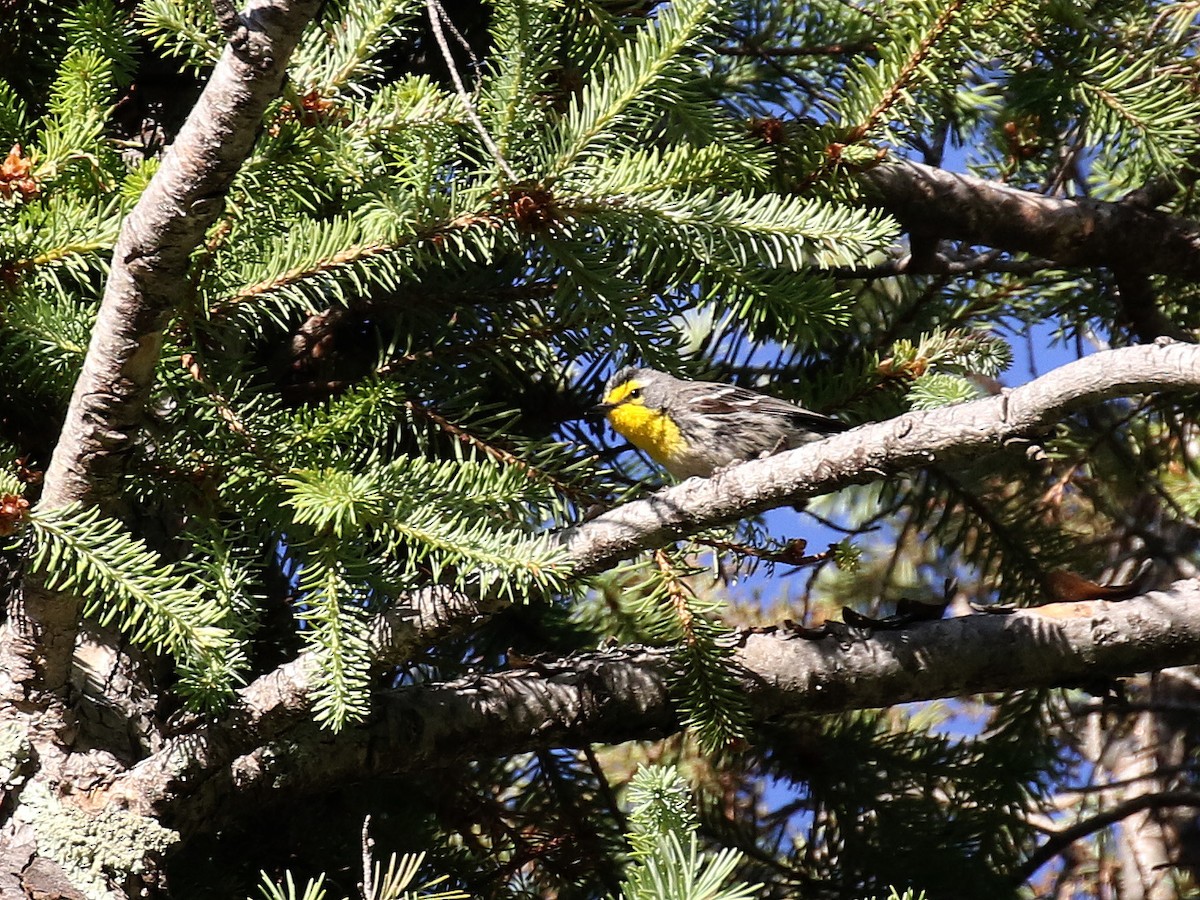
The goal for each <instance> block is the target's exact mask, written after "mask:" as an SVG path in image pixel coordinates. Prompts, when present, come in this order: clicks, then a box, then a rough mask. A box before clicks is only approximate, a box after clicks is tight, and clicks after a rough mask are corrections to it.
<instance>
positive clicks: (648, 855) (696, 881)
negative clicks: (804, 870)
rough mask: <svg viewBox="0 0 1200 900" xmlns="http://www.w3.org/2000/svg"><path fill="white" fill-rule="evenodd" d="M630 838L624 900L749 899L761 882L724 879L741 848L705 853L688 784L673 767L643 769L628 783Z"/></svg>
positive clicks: (622, 894)
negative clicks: (629, 856)
mask: <svg viewBox="0 0 1200 900" xmlns="http://www.w3.org/2000/svg"><path fill="white" fill-rule="evenodd" d="M629 801H630V804H631V805H632V807H633V810H632V812H631V814H630V817H629V826H630V832H629V842H630V845H631V846H632V848H633V856H634V862H633V864H632V865H630V867H629V869H628V870H627V872H626V876H625V883H624V884H623V885H622V890H621V897H622V898H623V900H749V898H751V897H755V896H757V892H758V891H759V890H760V889H761V888H762V885H759V884H755V885H747V884H732V885H726V882H728V881H729V879H730V878H731V877H732V876H733V873H734V870H735V869H736V868H737V864H738V860H739V857H740V856H741V854H740V853H738V852H737V851H733V850H722V851H719V852H718V853H715V854H707V853H703V852H701V850H700V848H699V845H698V842H697V836H696V827H697V826H696V821H695V814H694V813H693V812H692V810H691V804H690V798H689V797H688V792H687V786H686V785H685V784H684V782H683V779H682V778H680V777H679V774H678V773H677V772H676V771H675V770H674V769H673V768H670V767H663V766H649V767H646V768H643V769H641V770H640V771H639V772H638V773H637V774H636V775H635V776H634V777H633V780H632V781H630V783H629Z"/></svg>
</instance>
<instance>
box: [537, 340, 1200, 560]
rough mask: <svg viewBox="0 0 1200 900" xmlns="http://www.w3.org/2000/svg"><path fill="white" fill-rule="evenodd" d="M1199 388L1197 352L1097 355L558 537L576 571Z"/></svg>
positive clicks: (666, 494) (1141, 350) (685, 487)
mask: <svg viewBox="0 0 1200 900" xmlns="http://www.w3.org/2000/svg"><path fill="white" fill-rule="evenodd" d="M1197 388H1200V347H1196V346H1193V345H1191V344H1178V343H1168V344H1162V345H1159V344H1153V345H1149V346H1140V347H1126V348H1123V349H1119V350H1110V351H1107V352H1105V353H1097V354H1095V355H1094V356H1089V357H1086V358H1084V359H1081V360H1078V361H1077V362H1073V363H1069V364H1067V365H1065V366H1062V367H1060V368H1058V369H1055V370H1054V371H1052V372H1050V373H1048V374H1046V375H1043V376H1042V377H1041V378H1038V379H1035V380H1034V381H1031V382H1029V383H1028V384H1025V385H1022V386H1020V387H1016V388H1012V389H1010V390H1006V391H1004V392H1002V393H1000V394H999V395H996V396H992V397H986V398H984V399H981V400H975V401H972V402H969V403H961V404H958V405H955V406H947V407H942V408H939V409H935V410H928V411H924V412H916V413H908V414H906V415H902V416H898V417H896V418H894V419H890V420H888V421H886V422H880V423H876V424H871V425H863V426H860V427H858V428H855V429H853V430H852V431H849V432H846V433H845V434H840V435H835V436H834V437H831V438H828V439H826V440H824V441H821V442H819V443H815V444H809V445H807V446H805V447H802V448H799V449H797V450H792V451H789V452H787V453H783V454H780V455H778V456H774V457H770V458H768V459H763V460H753V461H751V462H747V463H744V464H742V465H739V466H734V467H733V468H731V469H728V470H726V471H724V472H721V473H720V474H718V475H716V476H714V477H713V478H709V479H689V480H688V481H686V482H684V483H683V484H681V485H679V486H677V487H673V488H669V489H667V490H663V491H659V492H658V493H657V494H655V495H654V496H652V497H648V498H646V499H644V500H638V501H635V502H633V503H628V504H625V505H624V506H621V507H618V508H617V509H614V510H611V511H609V512H606V513H604V514H603V515H600V516H598V517H596V518H595V519H592V520H591V521H589V522H585V523H583V524H581V525H576V526H573V527H571V528H567V529H564V530H563V531H562V532H560V533H559V540H560V541H561V542H562V543H563V545H564V546H565V547H566V549H567V555H568V557H569V559H570V560H571V561H572V562H573V563H574V565H575V567H576V568H575V574H576V575H577V576H579V575H587V574H591V573H593V572H597V571H601V570H603V569H605V568H607V567H609V566H611V565H613V564H614V563H615V562H617V561H618V560H620V559H624V558H627V557H629V556H631V555H633V554H634V553H637V552H639V551H641V550H644V549H648V548H651V547H658V546H662V545H663V544H665V543H667V542H669V541H673V540H678V539H680V538H682V537H684V536H686V535H688V534H691V533H694V532H696V531H699V530H701V529H703V528H706V527H711V526H714V525H721V524H725V523H727V522H731V521H735V520H737V519H740V518H745V517H746V516H747V515H752V514H754V513H758V512H762V511H764V510H767V509H771V508H774V507H777V506H782V505H784V504H787V503H795V502H796V501H799V500H803V499H806V498H809V497H813V496H816V495H817V494H824V493H830V492H832V491H835V490H838V489H839V488H842V487H845V486H847V485H850V484H865V483H867V482H870V481H875V480H878V479H879V478H883V477H887V476H888V475H891V474H896V473H900V472H904V471H906V470H910V469H914V468H920V467H922V466H925V465H928V464H929V463H933V462H937V463H950V462H953V461H954V460H955V459H962V458H965V457H967V456H968V455H971V454H976V455H977V454H978V453H979V452H980V451H981V450H988V449H992V450H995V449H999V448H1000V447H1002V446H1003V445H1004V444H1005V442H1007V441H1010V440H1012V439H1014V438H1021V437H1025V436H1028V435H1031V434H1034V433H1036V432H1037V431H1038V430H1039V429H1042V428H1045V427H1047V426H1049V425H1051V424H1053V423H1054V422H1056V421H1058V420H1059V419H1060V418H1061V417H1062V416H1064V415H1066V414H1068V413H1070V412H1071V411H1073V410H1075V409H1078V408H1080V407H1082V406H1085V405H1087V404H1090V403H1099V402H1102V401H1104V400H1108V399H1112V398H1114V397H1121V396H1128V395H1132V394H1138V393H1142V392H1145V391H1153V390H1179V389H1192V390H1195V389H1197Z"/></svg>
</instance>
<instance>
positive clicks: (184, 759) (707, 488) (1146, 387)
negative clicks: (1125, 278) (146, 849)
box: [130, 344, 1200, 804]
mask: <svg viewBox="0 0 1200 900" xmlns="http://www.w3.org/2000/svg"><path fill="white" fill-rule="evenodd" d="M1179 389H1193V390H1194V389H1200V347H1196V346H1193V345H1190V344H1167V345H1161V346H1160V345H1150V346H1138V347H1128V348H1123V349H1119V350H1111V351H1107V352H1105V353H1098V354H1096V355H1094V356H1091V357H1087V358H1085V359H1082V360H1079V361H1077V362H1073V363H1070V364H1068V365H1066V366H1063V367H1061V368H1059V369H1056V370H1054V371H1052V372H1050V373H1048V374H1047V375H1044V376H1042V377H1041V378H1038V379H1036V380H1034V381H1032V382H1030V383H1028V384H1026V385H1023V386H1021V387H1018V388H1014V389H1012V390H1010V391H1007V392H1005V393H1003V394H1001V395H999V396H995V397H988V398H985V399H983V400H976V401H973V402H971V403H964V404H961V405H958V406H951V407H945V408H941V409H936V410H930V411H926V412H920V413H909V414H906V415H902V416H899V417H897V418H895V419H891V420H889V421H887V422H881V423H878V424H874V425H866V426H862V427H860V428H857V429H855V430H854V431H851V432H848V433H846V434H843V435H837V436H835V437H833V438H830V439H827V440H825V441H823V442H821V443H819V444H813V445H809V446H807V447H803V448H800V449H797V450H793V451H790V452H788V453H784V454H780V455H778V456H774V457H770V458H768V459H764V460H756V461H753V462H748V463H744V464H742V465H739V466H735V467H734V468H732V469H729V470H727V471H725V472H723V473H721V474H720V475H718V476H716V477H714V478H711V479H707V480H703V479H692V480H689V481H687V482H685V483H684V484H681V485H679V486H677V487H673V488H669V489H667V490H663V491H660V492H659V493H657V494H655V495H654V496H652V497H649V498H646V499H641V500H636V501H633V502H631V503H628V504H625V505H624V506H621V507H619V508H617V509H614V510H611V511H609V512H607V513H604V514H602V515H601V516H598V517H597V518H595V519H592V520H590V521H587V522H584V523H582V524H580V525H576V526H574V527H572V528H568V529H565V530H563V531H562V532H560V533H559V535H558V540H559V542H560V544H561V546H562V547H563V548H565V550H566V559H567V563H568V564H570V565H572V566H573V569H574V575H575V576H576V577H580V576H585V575H587V574H589V573H594V572H598V571H601V570H603V569H605V568H607V567H609V566H611V565H613V564H614V563H615V562H617V561H618V560H620V559H623V558H625V557H628V556H631V555H633V554H635V553H636V552H638V551H640V550H642V549H646V548H652V547H659V546H663V545H666V544H668V543H670V542H672V541H674V540H678V539H680V538H682V537H684V536H686V535H687V534H689V533H693V532H699V531H703V530H705V529H707V528H710V527H712V526H714V525H718V524H721V523H724V522H728V521H731V520H733V519H736V518H738V517H741V516H745V515H749V514H751V513H752V512H757V511H761V510H765V509H768V508H771V507H774V506H781V505H784V504H792V503H795V502H796V501H797V500H800V499H803V498H806V497H811V496H815V495H817V494H820V493H827V492H831V491H834V490H837V489H838V488H840V487H843V486H845V485H847V484H855V483H865V482H869V481H873V480H876V479H879V478H881V477H886V476H887V474H888V473H892V472H898V471H903V470H905V469H906V468H912V467H919V466H923V465H925V464H927V463H929V462H932V461H938V462H942V463H946V464H949V463H950V462H952V461H953V460H954V459H956V458H964V457H971V456H972V455H977V454H978V452H979V451H980V450H982V449H989V448H991V449H995V448H999V447H1001V446H1003V444H1004V443H1005V442H1006V441H1008V440H1010V439H1013V438H1016V437H1019V436H1021V435H1025V434H1028V433H1031V432H1033V431H1035V430H1036V429H1038V428H1041V427H1045V426H1046V425H1048V424H1050V423H1052V422H1054V421H1057V420H1058V419H1059V418H1061V417H1062V416H1064V415H1066V414H1068V413H1069V412H1071V411H1073V410H1075V409H1078V408H1080V407H1082V406H1085V405H1087V404H1089V403H1098V402H1101V401H1103V400H1107V399H1112V398H1114V397H1119V396H1124V395H1130V394H1137V393H1141V392H1146V391H1153V390H1179ZM1169 596H1171V597H1178V598H1179V603H1181V604H1182V607H1181V612H1180V614H1181V615H1182V614H1189V615H1190V614H1193V613H1194V610H1193V609H1192V606H1191V605H1190V604H1200V584H1195V583H1192V582H1181V583H1180V585H1178V586H1176V588H1173V589H1172V592H1171V593H1170V595H1169ZM1131 602H1132V601H1126V602H1125V603H1122V604H1113V605H1112V608H1113V609H1114V610H1118V609H1119V610H1122V611H1128V612H1130V614H1131V615H1132V614H1134V613H1138V614H1141V613H1145V614H1147V615H1149V614H1152V613H1154V612H1155V611H1156V610H1159V609H1160V608H1162V607H1161V603H1160V598H1159V595H1150V599H1147V600H1146V601H1145V604H1143V605H1139V604H1135V605H1133V606H1130V605H1128V604H1129V603H1131ZM506 605H507V604H506V603H505V602H504V601H503V600H500V599H498V598H496V597H492V596H484V597H478V596H472V595H471V594H469V593H466V592H459V591H454V590H451V589H449V588H446V587H443V586H434V587H429V588H425V589H422V590H419V591H414V592H413V593H411V594H409V595H407V596H405V597H403V598H399V599H398V601H397V602H396V603H395V604H394V606H393V609H392V610H391V611H389V612H386V613H383V614H381V615H379V616H377V617H376V618H375V619H374V620H373V623H372V625H371V637H370V639H369V641H370V653H371V656H372V658H373V659H374V660H376V661H377V662H388V663H396V662H399V661H402V660H404V659H406V658H409V657H411V655H412V654H413V653H415V652H416V651H417V650H419V649H420V648H421V647H424V646H428V645H430V644H432V643H435V642H437V641H439V640H441V639H443V638H445V637H446V636H448V635H451V634H456V633H462V632H464V631H466V630H467V629H469V628H472V627H476V626H477V625H478V624H479V623H480V622H482V621H483V620H485V619H486V618H488V617H489V616H491V615H493V614H495V613H496V612H498V611H499V610H501V609H503V608H504V607H505V606H506ZM1062 608H1066V607H1062ZM1173 608H1174V607H1172V609H1173ZM1168 613H1170V611H1169V610H1168ZM1170 614H1173V613H1170ZM1016 615H1019V616H1026V615H1037V613H1036V611H1029V612H1028V613H1027V612H1025V611H1022V612H1020V613H1018V614H1016ZM1168 618H1169V616H1168ZM956 621H960V622H961V621H962V620H956ZM971 621H972V622H973V623H974V625H973V626H972V627H979V628H984V629H990V628H993V627H995V626H991V625H987V624H986V623H988V622H993V623H1003V622H1025V621H1027V620H1026V619H1024V618H1020V619H1014V618H1013V617H1011V616H1010V617H1004V618H1001V617H995V618H993V617H978V621H976V620H975V619H972V620H971ZM1037 621H1040V620H1037ZM1156 621H1157V619H1156ZM948 624H949V623H938V625H939V627H940V626H943V625H948ZM922 627H925V626H922ZM955 627H963V626H955ZM1156 627H1157V626H1156ZM1197 627H1198V628H1200V624H1198V625H1197ZM1184 632H1185V629H1182V627H1181V631H1180V632H1179V634H1180V635H1181V636H1182V637H1181V638H1180V641H1181V643H1180V644H1179V645H1174V644H1172V645H1171V647H1172V648H1173V649H1170V651H1169V655H1163V656H1159V657H1156V656H1154V655H1153V653H1156V652H1158V651H1157V650H1155V651H1153V652H1151V651H1150V650H1147V651H1146V655H1144V656H1142V655H1139V654H1140V651H1137V652H1134V653H1133V654H1131V655H1130V656H1129V657H1124V656H1122V657H1121V658H1122V659H1129V660H1132V659H1134V658H1135V657H1136V659H1137V661H1136V662H1126V663H1123V665H1125V666H1126V669H1125V671H1136V670H1137V667H1139V666H1140V667H1141V668H1154V667H1156V666H1159V665H1172V664H1183V663H1184V662H1186V661H1189V660H1191V657H1190V656H1189V655H1188V654H1189V653H1191V649H1190V647H1187V641H1188V640H1189V638H1187V637H1186V635H1185V634H1184ZM904 634H905V635H908V634H909V632H905V633H904ZM986 634H987V635H988V639H989V640H1009V638H1008V637H1004V636H1003V635H998V634H996V633H993V632H992V631H987V632H986ZM754 640H757V638H753V639H752V640H751V643H749V644H747V647H750V646H752V645H753V641H754ZM905 640H907V637H906V638H905ZM955 640H959V638H955ZM1154 640H1162V641H1166V642H1168V643H1170V641H1171V640H1173V639H1171V638H1169V637H1166V636H1163V635H1159V637H1158V638H1154ZM781 643H782V644H783V645H786V646H789V647H790V646H792V645H796V646H800V645H805V646H816V645H813V644H811V642H807V641H800V640H792V641H782V642H781ZM949 645H951V646H953V642H949ZM764 646H774V645H764ZM821 646H825V645H824V644H822V645H821ZM995 646H997V647H1003V646H1004V645H1003V644H997V645H995ZM1160 649H1161V648H1160ZM1087 652H1091V651H1090V650H1089V651H1087ZM1114 652H1115V651H1114ZM1163 652H1164V653H1167V651H1166V650H1164V651H1163ZM745 653H746V651H745V650H743V651H742V653H741V654H739V655H738V656H737V657H735V659H736V660H737V661H738V662H739V664H740V665H743V666H746V665H747V664H746V662H745V661H744V656H745ZM1084 657H1086V653H1084ZM657 658H658V657H656V659H657ZM665 659H666V657H665V656H663V657H662V659H661V660H660V661H659V662H658V663H656V666H659V667H661V666H663V665H666V663H665ZM838 659H839V660H840V657H839V658H838ZM1170 660H1176V662H1174V663H1172V662H1171V661H1170ZM1008 661H1009V660H1008V658H1006V660H1005V663H1004V665H1003V666H1001V668H1003V670H1004V671H1005V672H1007V671H1008V669H1007V662H1008ZM1085 662H1086V659H1077V660H1075V661H1074V662H1072V663H1071V665H1072V666H1076V667H1079V666H1083V665H1084V663H1085ZM308 665H309V663H308V654H302V655H301V656H300V657H299V658H298V659H296V660H294V661H292V662H289V663H286V664H284V665H283V666H280V667H279V668H278V669H276V670H275V671H273V672H270V673H268V674H266V675H263V676H261V677H260V678H258V679H257V680H256V681H255V682H253V683H252V684H250V685H247V686H246V687H245V688H244V689H242V690H241V691H239V692H238V697H237V703H236V704H235V706H234V708H233V709H232V711H231V713H230V714H229V715H228V716H227V717H226V718H225V719H223V720H221V721H217V722H204V723H197V724H196V726H195V727H194V728H193V729H192V730H190V731H186V733H185V734H184V735H183V736H181V737H180V738H177V739H172V740H171V741H168V742H167V743H166V744H165V745H164V751H163V754H165V755H160V756H159V757H157V758H156V760H155V761H153V762H152V761H149V760H148V761H147V762H146V763H145V764H144V767H139V768H140V769H141V771H142V774H141V775H139V774H137V771H138V770H135V772H134V774H132V775H131V776H130V777H131V778H136V779H138V780H139V784H140V787H139V790H140V791H142V792H144V793H143V794H142V796H144V797H145V798H146V799H145V802H147V803H151V804H152V803H155V802H158V801H159V800H162V799H165V798H166V797H167V796H171V797H175V798H176V799H178V798H177V796H176V795H175V794H174V791H175V790H176V789H175V788H174V787H170V786H169V785H170V784H173V783H174V782H175V780H176V779H177V778H179V777H183V776H186V778H184V780H190V779H191V778H194V777H196V776H198V775H201V774H203V773H205V772H209V773H211V772H213V771H215V770H217V769H219V768H220V767H222V766H225V765H228V764H230V762H231V761H232V760H233V759H235V758H237V757H238V756H239V755H241V754H243V753H249V752H252V751H253V748H254V747H257V746H259V745H261V744H263V743H264V742H269V741H271V740H273V739H274V738H275V737H277V736H278V735H279V734H281V733H282V732H284V731H287V730H288V729H291V728H293V727H295V725H296V723H297V722H299V721H302V720H303V719H304V718H305V717H307V716H308V714H309V710H310V708H311V703H312V696H313V691H314V689H315V685H314V683H313V681H312V674H311V670H310V669H309V668H308ZM838 665H840V662H838ZM997 666H1000V664H999V663H997ZM751 668H752V667H751ZM662 671H665V670H661V669H660V668H654V670H653V672H654V673H661V672H662ZM905 671H906V670H904V668H903V667H900V673H901V674H898V675H896V676H895V677H897V678H901V677H905V676H903V672H905ZM1077 671H1081V670H1079V669H1078V668H1073V669H1071V672H1072V674H1073V675H1075V673H1077ZM923 672H924V667H923V666H921V667H918V666H916V665H915V664H913V665H911V666H910V667H909V669H908V670H907V673H908V674H907V677H910V678H913V679H914V680H920V679H927V678H928V677H929V676H928V675H927V674H918V673H923ZM651 674H653V673H651ZM1010 674H1011V673H1010ZM626 675H628V677H629V678H630V679H632V680H627V681H622V682H621V687H620V688H619V690H620V691H621V692H622V693H623V694H624V693H626V692H628V691H629V690H632V689H633V686H634V684H635V683H641V682H639V681H638V679H639V678H641V677H642V675H646V676H647V677H649V676H648V675H647V673H645V672H643V673H641V675H639V676H637V677H634V676H633V675H630V674H629V673H626ZM1019 675H1020V673H1018V675H1016V676H1013V677H1016V678H1018V680H1019ZM625 677H626V676H621V678H625ZM888 677H889V679H891V678H892V677H893V676H890V675H889V676H888ZM1005 677H1008V676H1005ZM1080 677H1081V676H1080ZM653 678H654V679H657V678H659V674H653ZM824 679H825V675H821V676H820V678H818V679H817V680H818V681H822V683H824V681H823V680H824ZM572 680H573V681H574V679H572ZM584 680H585V681H586V679H584ZM652 683H653V685H654V687H653V690H655V691H661V692H662V694H663V698H664V699H663V702H664V703H665V702H666V699H665V698H666V697H667V695H668V692H667V676H666V675H665V674H663V675H662V680H661V683H659V682H658V681H653V679H652ZM891 683H893V684H894V683H895V682H894V681H893V682H891ZM1034 683H1045V682H1028V681H1021V682H1020V684H1016V683H1015V682H1014V683H1013V684H995V685H992V686H986V685H985V686H974V683H972V684H968V683H967V681H962V682H961V683H955V684H954V685H952V686H950V685H948V686H947V687H946V688H945V689H946V690H951V691H958V692H959V693H962V692H965V691H968V690H993V689H1000V688H1002V687H1013V686H1031V685H1032V684H1034ZM646 685H647V689H648V690H649V689H650V682H646ZM876 687H878V685H877V686H876ZM597 689H598V690H600V689H599V688H597ZM821 690H824V689H823V688H822V689H821ZM840 690H841V688H839V691H840ZM905 690H906V691H907V690H908V689H907V688H906V689H905ZM912 690H914V691H916V693H915V694H914V695H913V696H907V694H906V697H905V699H917V698H919V697H925V696H935V695H934V694H923V693H921V691H920V689H919V688H915V687H914V688H913V689H912ZM453 693H454V692H453V691H449V690H448V693H447V696H450V695H452V694H453ZM818 693H820V692H819V691H818ZM784 695H786V691H785V692H784ZM604 696H605V694H604V692H603V690H600V693H599V694H597V695H596V697H591V696H590V695H589V700H588V702H597V703H600V699H599V698H600V697H604ZM822 696H829V697H833V696H837V697H841V696H843V695H842V694H840V693H839V694H836V695H835V694H828V693H827V694H824V695H822ZM936 696H941V695H936ZM870 701H871V702H869V703H868V702H866V699H865V698H864V701H863V705H867V706H869V705H885V704H887V703H892V702H899V698H896V697H891V696H890V695H888V694H887V693H886V692H885V691H883V690H882V689H879V692H878V693H876V694H873V695H872V696H871V698H870ZM464 702H466V701H464ZM603 702H604V703H609V702H613V701H612V698H607V699H605V700H604V701H603ZM808 702H821V701H818V700H813V699H812V697H810V698H809V701H808ZM839 702H840V701H839ZM564 708H566V707H564ZM824 708H826V709H832V708H846V707H838V706H829V707H824ZM626 712H628V710H627V711H626ZM614 721H615V722H617V723H619V725H620V727H622V728H627V730H626V731H625V732H622V734H624V735H626V736H627V737H633V736H635V735H637V734H638V731H637V727H636V724H637V723H638V722H639V721H643V720H641V719H639V718H638V717H633V718H629V717H627V716H623V715H620V714H618V715H617V717H616V718H615V719H614ZM672 722H673V723H674V724H673V726H672V727H673V728H674V727H678V720H677V719H676V718H675V714H674V713H672ZM643 724H644V725H645V728H646V731H645V733H642V735H641V736H643V737H644V736H645V735H646V734H650V733H654V734H657V733H659V729H661V727H662V720H661V719H660V720H654V721H648V722H647V721H643ZM544 725H545V727H546V728H548V729H550V728H552V722H551V721H550V720H547V721H546V722H545V723H544ZM475 727H480V726H479V723H478V722H476V723H475ZM480 733H483V732H480ZM595 739H596V740H623V739H625V737H621V736H619V735H617V734H616V733H615V732H614V733H608V734H606V735H604V736H597V737H596V738H595ZM172 747H174V748H175V751H174V755H172V753H171V752H170V751H169V748H172ZM184 748H186V752H182V751H183V750H184ZM164 767H166V770H167V771H169V772H170V774H171V777H169V778H163V777H162V775H163V772H164Z"/></svg>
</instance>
